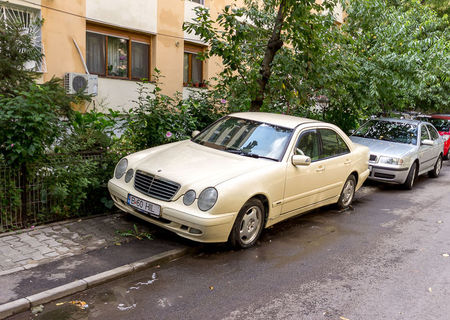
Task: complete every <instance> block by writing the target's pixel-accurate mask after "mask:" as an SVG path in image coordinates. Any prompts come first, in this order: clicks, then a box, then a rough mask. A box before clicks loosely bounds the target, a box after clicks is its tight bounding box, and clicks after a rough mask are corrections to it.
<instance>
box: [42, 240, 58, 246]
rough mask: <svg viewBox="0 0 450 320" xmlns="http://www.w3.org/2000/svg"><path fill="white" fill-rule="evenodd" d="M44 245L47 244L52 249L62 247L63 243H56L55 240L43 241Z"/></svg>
mask: <svg viewBox="0 0 450 320" xmlns="http://www.w3.org/2000/svg"><path fill="white" fill-rule="evenodd" d="M42 242H43V243H45V244H46V245H47V246H49V247H50V248H52V247H58V246H60V245H61V243H59V242H57V241H55V240H54V239H49V240H44V241H42Z"/></svg>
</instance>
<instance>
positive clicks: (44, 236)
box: [35, 233, 52, 241]
mask: <svg viewBox="0 0 450 320" xmlns="http://www.w3.org/2000/svg"><path fill="white" fill-rule="evenodd" d="M35 238H36V240H38V241H45V240H49V239H52V238H51V237H49V236H47V235H46V234H42V233H41V234H38V235H36V236H35Z"/></svg>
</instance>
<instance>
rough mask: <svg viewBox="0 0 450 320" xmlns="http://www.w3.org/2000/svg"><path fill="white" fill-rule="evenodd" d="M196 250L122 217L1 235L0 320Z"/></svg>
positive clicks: (189, 245) (190, 243)
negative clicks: (75, 291)
mask: <svg viewBox="0 0 450 320" xmlns="http://www.w3.org/2000/svg"><path fill="white" fill-rule="evenodd" d="M134 225H136V226H137V228H138V233H136V232H135V230H134ZM126 234H128V235H126ZM146 235H151V237H152V239H151V240H149V239H147V238H146V237H145V236H146ZM139 236H140V237H139ZM138 238H142V240H140V239H138ZM194 246H195V244H193V243H192V242H190V241H187V240H184V239H182V238H180V237H178V236H176V235H175V234H172V233H169V232H167V231H165V230H163V229H160V228H156V227H154V226H152V225H151V224H148V223H146V222H143V221H141V220H138V219H135V218H133V217H132V216H128V215H124V214H113V215H100V216H96V217H91V218H86V219H79V220H72V221H67V222H61V223H54V224H51V225H46V226H41V227H36V228H32V229H27V230H21V231H18V232H12V233H8V234H4V235H0V288H1V290H0V319H2V318H4V317H5V316H8V315H11V314H12V313H17V312H20V311H23V309H25V307H27V309H28V308H30V307H32V306H35V305H36V304H40V303H44V302H43V301H44V300H45V301H47V300H48V301H51V300H52V299H53V298H57V297H61V294H64V293H65V291H64V290H66V291H67V292H68V293H67V294H69V293H70V292H69V291H71V290H74V288H75V289H77V290H78V291H80V290H83V288H84V289H85V288H86V287H89V286H92V285H94V284H98V283H102V282H105V281H106V280H108V279H114V278H117V277H119V276H124V275H126V274H128V273H131V272H134V271H136V270H137V269H143V268H145V267H150V266H151V265H155V264H158V263H160V262H163V261H167V260H170V259H173V258H178V257H181V256H182V255H184V254H186V253H187V252H189V251H190V250H193V248H194ZM80 279H81V280H80ZM80 281H81V282H80ZM79 282H80V283H79ZM80 284H81V285H80ZM72 292H73V291H72ZM52 295H53V296H52ZM42 297H44V299H42ZM24 298H25V299H24ZM49 299H50V300H49ZM25 310H26V309H25Z"/></svg>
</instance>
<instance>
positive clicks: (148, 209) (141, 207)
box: [127, 194, 161, 218]
mask: <svg viewBox="0 0 450 320" xmlns="http://www.w3.org/2000/svg"><path fill="white" fill-rule="evenodd" d="M127 203H128V204H129V205H130V206H132V207H133V208H136V209H137V210H138V211H140V212H142V213H145V214H148V215H152V216H154V217H158V218H159V217H160V216H161V207H160V206H159V205H157V204H154V203H151V202H149V201H147V200H144V199H141V198H138V197H136V196H133V195H132V194H128V199H127Z"/></svg>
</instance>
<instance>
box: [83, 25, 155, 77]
mask: <svg viewBox="0 0 450 320" xmlns="http://www.w3.org/2000/svg"><path fill="white" fill-rule="evenodd" d="M88 33H93V34H98V35H102V36H104V37H105V70H104V73H103V74H101V73H96V72H91V74H95V75H98V76H99V77H102V78H108V79H119V80H130V81H141V80H142V78H136V77H133V75H132V65H133V58H132V43H133V42H134V43H140V44H146V45H148V70H147V72H148V78H146V80H147V81H151V77H152V73H151V62H152V60H151V55H152V54H151V52H152V36H151V35H149V34H144V33H138V32H133V31H129V30H122V29H116V28H113V27H108V26H103V25H97V24H92V23H88V24H87V25H86V38H87V35H88ZM108 37H113V38H120V39H125V40H127V41H128V43H127V69H128V70H127V76H126V77H120V76H112V75H109V74H108ZM86 58H87V43H86ZM86 63H87V61H86Z"/></svg>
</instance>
